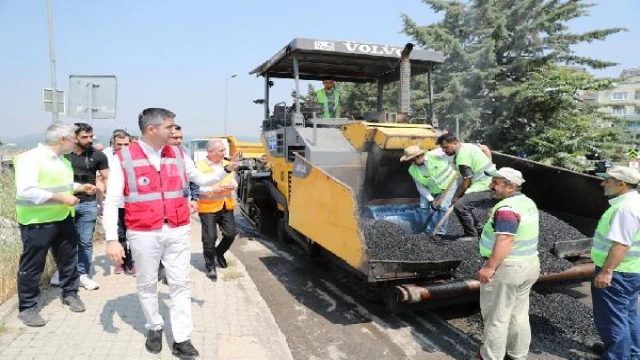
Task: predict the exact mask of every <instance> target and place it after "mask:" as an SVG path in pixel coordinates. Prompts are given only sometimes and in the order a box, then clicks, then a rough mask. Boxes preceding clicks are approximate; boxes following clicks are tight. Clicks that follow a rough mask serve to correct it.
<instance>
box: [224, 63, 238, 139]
mask: <svg viewBox="0 0 640 360" xmlns="http://www.w3.org/2000/svg"><path fill="white" fill-rule="evenodd" d="M236 76H238V75H237V74H233V75H231V76H229V77H228V78H227V79H226V80H225V82H224V83H225V84H224V134H225V135H227V90H228V89H229V80H230V79H233V78H234V77H236Z"/></svg>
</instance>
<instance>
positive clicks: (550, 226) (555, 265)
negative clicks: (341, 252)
mask: <svg viewBox="0 0 640 360" xmlns="http://www.w3.org/2000/svg"><path fill="white" fill-rule="evenodd" d="M485 213H486V212H485ZM449 226H450V227H449V231H448V234H447V236H442V237H433V236H431V235H428V234H424V233H422V234H409V233H406V232H405V231H404V230H402V228H401V227H400V226H398V225H396V224H394V223H391V222H388V221H385V220H372V219H361V221H360V227H361V229H362V230H363V234H364V238H365V243H366V246H367V249H368V250H369V254H370V256H371V259H373V260H390V261H438V260H459V261H461V263H460V265H459V266H458V269H457V270H456V273H455V276H456V277H459V278H475V277H476V275H477V272H478V270H479V269H480V267H481V266H482V264H483V260H482V258H481V257H480V255H479V251H478V242H477V241H458V240H457V239H458V238H459V237H460V236H461V235H462V233H463V232H462V226H461V225H460V223H459V221H458V220H457V218H456V216H455V215H452V217H451V218H450V224H449ZM580 238H584V235H582V234H581V233H580V232H579V231H578V230H576V229H575V228H573V227H572V226H571V225H569V224H567V223H565V222H564V221H562V220H560V219H558V218H556V217H555V216H552V215H550V214H548V213H545V212H543V211H540V244H539V251H540V268H541V272H542V273H551V272H560V271H563V270H566V269H568V268H570V267H571V266H572V264H571V262H569V261H567V260H565V259H560V258H558V257H556V256H555V255H553V254H552V253H551V252H550V249H551V248H552V247H553V243H554V242H555V241H558V240H575V239H580Z"/></svg>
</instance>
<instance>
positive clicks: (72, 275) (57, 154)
mask: <svg viewBox="0 0 640 360" xmlns="http://www.w3.org/2000/svg"><path fill="white" fill-rule="evenodd" d="M75 132H76V127H75V126H74V125H71V124H66V123H62V122H55V123H53V124H51V125H49V127H48V128H47V131H46V133H45V135H44V145H43V144H38V147H36V148H34V149H31V150H29V151H27V152H24V153H22V154H20V155H18V156H17V157H16V159H15V183H16V219H17V221H18V224H20V235H21V237H22V255H21V256H20V264H19V268H18V309H19V311H20V312H19V313H18V318H19V319H20V320H21V321H22V322H23V323H24V324H25V325H27V326H44V325H45V324H46V321H45V320H44V319H43V318H42V316H40V313H39V312H38V308H37V298H38V294H39V293H40V288H39V284H40V278H41V277H42V272H43V271H44V266H45V262H46V259H47V252H48V251H49V248H51V249H52V250H53V255H54V259H55V260H56V264H57V266H58V269H59V273H60V284H61V286H62V294H61V295H60V299H61V300H62V304H63V305H68V306H69V309H70V310H71V311H74V312H83V311H85V307H84V304H83V303H82V300H80V298H79V297H78V286H79V278H80V275H79V272H78V242H79V241H80V239H79V237H78V232H77V231H76V227H75V224H74V221H73V216H74V215H75V208H74V207H75V206H76V205H77V204H78V203H79V202H80V199H78V198H77V197H75V196H74V191H75V192H85V193H87V194H95V191H96V187H95V185H92V184H82V185H80V184H78V183H76V182H74V181H73V169H72V167H71V163H70V162H69V160H67V159H66V158H65V157H64V156H63V154H67V153H69V152H71V151H72V150H73V149H74V147H75V146H76V141H77V140H76V133H75Z"/></svg>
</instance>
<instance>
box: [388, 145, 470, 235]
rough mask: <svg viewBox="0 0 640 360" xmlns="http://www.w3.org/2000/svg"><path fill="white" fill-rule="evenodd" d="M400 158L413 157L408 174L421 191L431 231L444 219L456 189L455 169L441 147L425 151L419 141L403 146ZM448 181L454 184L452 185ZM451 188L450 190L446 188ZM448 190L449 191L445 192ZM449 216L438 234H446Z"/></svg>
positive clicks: (426, 218) (404, 159)
mask: <svg viewBox="0 0 640 360" xmlns="http://www.w3.org/2000/svg"><path fill="white" fill-rule="evenodd" d="M400 161H403V162H404V161H410V162H411V165H410V166H409V174H411V177H412V178H413V181H414V182H415V183H416V188H417V189H418V193H419V194H420V208H421V209H423V211H426V215H425V220H428V222H427V223H426V224H425V231H426V232H428V233H431V232H432V231H433V228H434V226H435V225H436V224H437V223H438V222H439V221H440V219H442V218H443V217H444V216H445V214H446V212H447V209H448V208H449V206H450V205H451V199H452V198H453V194H454V193H455V191H456V188H457V186H456V184H455V179H456V171H455V170H454V169H453V167H451V165H450V164H449V160H448V159H447V156H446V155H445V154H444V153H442V151H441V150H440V149H436V150H432V151H425V150H422V149H420V147H419V146H418V145H411V146H409V147H407V148H405V149H404V155H403V156H402V157H401V158H400ZM449 184H451V186H450V187H449ZM447 189H448V190H447ZM445 190H447V191H446V193H443V192H444V191H445ZM439 196H442V197H443V198H442V199H441V200H440V204H434V202H435V197H439ZM448 223H449V220H446V221H445V222H444V223H443V224H442V227H441V228H440V229H439V230H438V234H439V235H445V234H446V233H447V230H448V226H449V225H448Z"/></svg>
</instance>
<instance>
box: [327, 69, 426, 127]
mask: <svg viewBox="0 0 640 360" xmlns="http://www.w3.org/2000/svg"><path fill="white" fill-rule="evenodd" d="M398 85H399V84H398V83H397V82H393V83H389V84H386V85H384V88H383V95H382V99H383V101H382V108H383V110H384V111H390V112H394V111H397V110H398V101H399V86H398ZM428 89H429V87H428V83H427V77H426V76H424V75H418V76H415V77H413V78H412V79H411V110H410V115H411V117H412V118H425V117H426V114H427V112H428V111H429V97H428ZM340 90H341V91H342V93H343V97H342V99H343V100H342V101H341V102H342V107H343V109H344V111H345V114H347V115H348V116H349V115H353V116H358V115H362V114H364V113H365V112H368V111H376V109H377V104H378V85H377V83H345V84H342V85H341V87H340Z"/></svg>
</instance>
